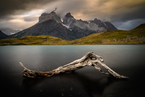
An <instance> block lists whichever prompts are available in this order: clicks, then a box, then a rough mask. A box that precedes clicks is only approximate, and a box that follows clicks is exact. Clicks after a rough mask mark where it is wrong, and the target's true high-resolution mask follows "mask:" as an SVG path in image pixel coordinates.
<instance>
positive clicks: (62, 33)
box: [11, 19, 76, 40]
mask: <svg viewBox="0 0 145 97" xmlns="http://www.w3.org/2000/svg"><path fill="white" fill-rule="evenodd" d="M39 35H51V36H54V37H58V38H61V39H65V40H73V39H76V37H75V35H74V33H72V32H71V31H70V30H68V29H67V28H66V27H64V26H63V25H62V24H61V23H57V22H56V21H55V20H54V19H49V20H46V21H44V22H41V23H37V24H35V25H34V26H32V27H30V28H28V29H25V30H23V31H20V32H19V33H16V34H14V35H12V36H11V37H15V38H19V37H23V36H39Z"/></svg>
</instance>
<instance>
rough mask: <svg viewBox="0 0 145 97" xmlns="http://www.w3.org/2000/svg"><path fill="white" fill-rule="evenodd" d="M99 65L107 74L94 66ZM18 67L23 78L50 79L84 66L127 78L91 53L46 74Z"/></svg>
mask: <svg viewBox="0 0 145 97" xmlns="http://www.w3.org/2000/svg"><path fill="white" fill-rule="evenodd" d="M96 63H99V64H100V65H102V66H103V67H104V68H106V69H107V70H108V72H103V71H102V69H101V68H100V67H99V66H98V65H97V64H96ZM20 65H21V66H22V67H23V69H24V71H23V76H24V77H29V78H41V77H51V76H53V75H57V74H60V73H63V72H68V71H75V70H78V69H80V68H83V67H85V66H93V67H95V68H96V69H97V70H99V71H100V72H101V73H103V74H107V75H113V76H114V77H116V78H128V77H126V76H123V75H120V74H118V73H116V72H115V71H113V70H112V69H111V68H109V67H108V66H107V65H106V64H105V63H104V62H103V59H102V57H101V56H98V55H96V54H94V53H93V52H88V53H87V54H86V55H84V56H83V57H82V58H80V59H78V60H75V61H73V62H71V63H69V64H66V65H64V66H60V67H58V68H56V69H54V70H52V71H48V72H41V71H35V70H30V69H27V68H26V67H25V66H24V65H23V64H22V63H21V62H20Z"/></svg>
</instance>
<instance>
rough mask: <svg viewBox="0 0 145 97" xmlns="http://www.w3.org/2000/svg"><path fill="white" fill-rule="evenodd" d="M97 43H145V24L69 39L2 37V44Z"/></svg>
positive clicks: (45, 36) (0, 42) (46, 36)
mask: <svg viewBox="0 0 145 97" xmlns="http://www.w3.org/2000/svg"><path fill="white" fill-rule="evenodd" d="M95 44H145V24H141V25H140V26H138V27H136V28H135V29H132V30H130V31H124V30H115V31H109V30H108V31H105V32H100V33H94V34H91V35H89V36H86V37H83V38H80V39H76V40H72V41H67V40H63V39H60V38H56V37H52V36H49V35H42V36H26V37H22V38H13V39H2V40H0V45H95Z"/></svg>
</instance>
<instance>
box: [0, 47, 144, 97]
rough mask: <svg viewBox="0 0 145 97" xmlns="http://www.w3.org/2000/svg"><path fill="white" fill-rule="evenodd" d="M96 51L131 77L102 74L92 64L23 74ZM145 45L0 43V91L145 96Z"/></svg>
mask: <svg viewBox="0 0 145 97" xmlns="http://www.w3.org/2000/svg"><path fill="white" fill-rule="evenodd" d="M89 51H93V52H94V53H95V54H97V55H100V56H102V58H103V59H104V61H105V63H106V64H107V65H108V66H109V67H110V68H112V69H113V70H114V71H116V72H118V73H119V74H122V75H125V76H128V77H129V79H127V80H122V79H116V78H113V77H110V76H107V75H103V74H101V73H100V72H99V71H97V70H96V69H94V68H93V67H85V68H83V69H80V70H77V71H76V72H74V73H71V72H70V73H64V74H60V75H57V76H53V77H50V78H43V79H30V78H24V77H22V70H23V69H22V67H21V66H20V65H19V62H22V63H23V64H24V65H25V66H26V67H27V68H29V69H33V70H38V71H49V70H52V69H55V68H57V67H58V66H61V65H64V64H67V63H69V62H72V61H74V60H76V59H78V58H81V57H82V56H83V55H85V54H86V53H87V52H89ZM144 74H145V45H77V46H75V45H66V46H0V80H1V82H0V88H1V91H0V92H1V93H0V94H1V95H5V96H13V97H14V96H15V97H24V96H25V97H145V75H144Z"/></svg>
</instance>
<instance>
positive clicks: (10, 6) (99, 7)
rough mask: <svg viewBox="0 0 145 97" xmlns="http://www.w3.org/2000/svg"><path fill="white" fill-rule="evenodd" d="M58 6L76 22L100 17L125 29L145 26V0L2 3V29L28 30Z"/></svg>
mask: <svg viewBox="0 0 145 97" xmlns="http://www.w3.org/2000/svg"><path fill="white" fill-rule="evenodd" d="M56 7H57V10H56V13H57V14H58V15H59V16H61V17H63V16H64V15H65V14H66V13H67V12H71V14H72V15H73V16H74V17H75V18H76V19H83V20H92V19H94V18H98V19H100V20H102V21H110V22H111V23H113V24H114V25H115V26H116V27H117V28H118V29H123V30H130V29H133V28H134V27H136V26H138V25H139V24H142V23H145V0H1V1H0V28H4V27H5V28H12V29H21V30H22V29H25V28H28V27H30V26H32V25H34V24H35V23H37V22H38V18H39V16H40V15H41V14H42V13H43V12H48V13H49V12H51V11H52V10H54V9H55V8H56Z"/></svg>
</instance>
